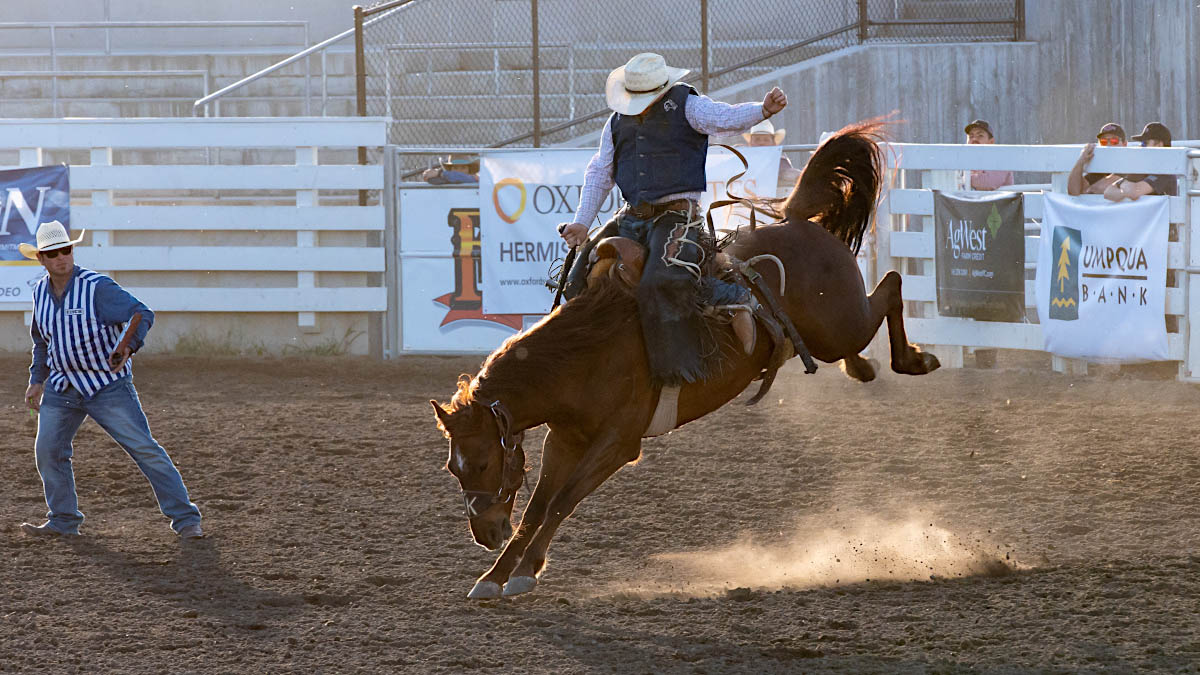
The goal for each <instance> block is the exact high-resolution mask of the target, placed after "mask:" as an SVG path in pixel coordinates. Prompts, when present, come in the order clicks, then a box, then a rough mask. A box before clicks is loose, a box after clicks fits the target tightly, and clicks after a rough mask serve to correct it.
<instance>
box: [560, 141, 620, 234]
mask: <svg viewBox="0 0 1200 675" xmlns="http://www.w3.org/2000/svg"><path fill="white" fill-rule="evenodd" d="M613 156H614V152H613V139H612V118H611V117H610V118H609V120H608V123H606V124H605V125H604V129H603V130H602V131H601V132H600V147H599V149H597V150H596V154H594V155H592V159H591V161H589V162H588V165H587V170H586V171H584V173H583V187H582V188H581V189H580V192H579V208H577V209H575V219H574V220H572V221H571V222H570V223H566V224H563V225H560V226H559V234H560V235H562V237H563V239H565V240H567V244H568V245H570V246H575V245H576V244H580V243H582V241H583V239H585V238H587V231H588V224H589V223H591V222H592V220H593V219H595V217H596V214H597V213H599V212H600V205H601V204H603V203H604V198H605V197H606V196H608V193H609V192H610V191H611V190H612V188H613Z"/></svg>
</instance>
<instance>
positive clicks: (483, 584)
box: [467, 581, 500, 600]
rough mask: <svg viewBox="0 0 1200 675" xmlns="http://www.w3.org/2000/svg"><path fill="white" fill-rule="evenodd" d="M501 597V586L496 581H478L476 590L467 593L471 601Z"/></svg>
mask: <svg viewBox="0 0 1200 675" xmlns="http://www.w3.org/2000/svg"><path fill="white" fill-rule="evenodd" d="M498 597H500V584H498V583H496V582H494V581H476V582H475V588H472V589H471V592H470V593H467V598H468V599H470V600H491V599H493V598H498Z"/></svg>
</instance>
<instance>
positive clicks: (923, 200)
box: [888, 189, 1188, 223]
mask: <svg viewBox="0 0 1200 675" xmlns="http://www.w3.org/2000/svg"><path fill="white" fill-rule="evenodd" d="M1022 194H1023V195H1025V218H1027V219H1028V218H1033V219H1035V220H1037V219H1040V218H1042V215H1043V211H1042V209H1043V201H1044V200H1043V199H1042V193H1040V192H1023V193H1022ZM888 198H889V200H890V202H891V205H892V206H891V208H892V213H897V214H901V213H902V214H909V215H914V216H932V215H933V192H931V191H929V190H914V189H903V190H902V189H893V190H890V191H889V193H888ZM1077 199H1079V200H1081V201H1083V202H1085V203H1090V204H1096V205H1100V204H1107V203H1109V202H1107V201H1105V199H1104V197H1103V196H1102V195H1080V196H1078V197H1077ZM1167 201H1168V208H1169V210H1170V214H1169V217H1168V218H1169V220H1170V222H1172V223H1186V222H1187V215H1188V214H1187V210H1188V198H1187V197H1183V196H1179V197H1168V198H1167Z"/></svg>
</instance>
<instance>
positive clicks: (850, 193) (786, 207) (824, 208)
mask: <svg viewBox="0 0 1200 675" xmlns="http://www.w3.org/2000/svg"><path fill="white" fill-rule="evenodd" d="M889 124H892V122H889V121H888V120H887V119H886V118H881V117H877V118H874V119H869V120H864V121H862V122H855V123H853V124H848V125H846V126H844V127H842V128H841V129H839V130H838V131H837V132H836V133H834V134H833V135H832V136H830V137H829V138H827V139H825V142H824V143H822V144H821V145H820V146H819V147H818V148H817V150H816V152H814V153H813V156H812V158H811V159H809V161H808V164H807V165H805V167H804V170H803V172H802V173H801V174H800V180H798V181H796V186H795V187H794V188H792V191H791V193H790V194H789V195H788V196H787V197H781V198H776V199H756V200H752V201H753V203H754V206H755V207H757V208H758V209H759V210H760V211H762V212H764V213H766V214H768V215H770V216H772V217H774V218H778V219H780V220H784V221H787V222H790V223H803V222H805V221H808V220H811V221H815V222H817V223H819V224H820V225H821V226H822V227H824V228H825V229H826V230H828V231H829V232H830V234H832V235H833V236H835V237H837V238H838V239H839V240H841V241H842V242H843V243H844V244H846V246H848V247H850V250H851V251H853V252H854V253H855V255H857V254H858V250H859V248H860V247H861V246H862V239H863V234H864V233H865V232H866V229H867V227H868V226H869V225H870V223H871V217H872V214H873V213H874V212H875V204H876V202H877V201H878V200H879V189H880V186H881V185H882V184H883V167H884V165H885V162H884V158H883V150H882V149H881V148H880V146H879V144H880V143H882V142H885V141H886V140H887V137H886V135H885V131H884V130H885V128H886V127H887V126H888V125H889Z"/></svg>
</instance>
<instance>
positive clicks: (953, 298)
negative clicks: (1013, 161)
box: [933, 190, 1025, 321]
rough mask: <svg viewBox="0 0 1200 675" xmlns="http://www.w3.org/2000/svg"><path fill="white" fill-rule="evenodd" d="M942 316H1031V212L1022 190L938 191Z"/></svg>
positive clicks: (1001, 318)
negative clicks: (1028, 280) (1028, 253)
mask: <svg viewBox="0 0 1200 675" xmlns="http://www.w3.org/2000/svg"><path fill="white" fill-rule="evenodd" d="M933 219H934V223H935V231H936V241H937V249H936V250H937V253H936V255H937V301H938V313H939V314H941V315H942V316H961V317H969V318H972V319H979V320H983V321H1020V320H1021V319H1022V318H1023V317H1024V316H1025V216H1024V210H1023V209H1022V199H1021V195H1020V193H1011V192H1007V193H1005V192H1002V193H982V194H980V193H973V192H964V193H952V192H951V193H947V192H940V191H938V190H934V191H933Z"/></svg>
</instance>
